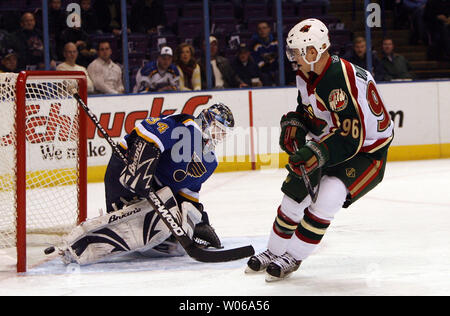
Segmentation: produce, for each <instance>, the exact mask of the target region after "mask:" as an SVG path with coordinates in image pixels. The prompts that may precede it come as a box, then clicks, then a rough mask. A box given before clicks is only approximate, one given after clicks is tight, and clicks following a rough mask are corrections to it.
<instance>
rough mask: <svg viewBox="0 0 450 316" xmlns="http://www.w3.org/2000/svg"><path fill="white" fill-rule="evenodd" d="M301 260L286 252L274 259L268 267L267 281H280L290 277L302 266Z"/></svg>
mask: <svg viewBox="0 0 450 316" xmlns="http://www.w3.org/2000/svg"><path fill="white" fill-rule="evenodd" d="M300 264H301V261H300V260H295V258H294V257H292V256H291V255H290V254H288V253H285V254H284V255H282V256H279V257H277V258H276V259H275V260H273V261H272V262H271V263H270V264H269V265H268V266H267V269H266V282H274V281H280V280H283V279H285V278H287V277H289V276H290V275H291V274H292V272H295V271H297V270H298V268H299V267H300Z"/></svg>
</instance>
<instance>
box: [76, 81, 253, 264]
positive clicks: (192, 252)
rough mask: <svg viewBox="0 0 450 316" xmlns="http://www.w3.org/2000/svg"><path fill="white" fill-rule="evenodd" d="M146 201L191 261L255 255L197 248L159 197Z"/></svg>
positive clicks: (237, 250)
mask: <svg viewBox="0 0 450 316" xmlns="http://www.w3.org/2000/svg"><path fill="white" fill-rule="evenodd" d="M72 95H73V97H74V98H75V100H76V101H77V102H78V104H79V105H80V106H81V107H82V108H83V110H84V111H85V112H86V114H87V115H88V116H89V118H90V119H91V120H92V122H93V123H94V124H95V126H96V127H97V128H98V129H99V131H100V133H102V135H103V136H104V138H105V139H106V141H107V142H108V144H109V145H110V146H111V148H112V150H113V153H114V154H115V155H116V156H117V157H118V158H120V159H121V160H122V161H123V162H124V163H125V164H126V165H127V164H128V160H127V158H126V157H125V155H124V154H123V153H122V152H121V151H120V150H119V148H118V147H117V145H116V143H115V142H114V141H113V140H112V138H111V137H110V136H109V135H108V133H107V132H106V131H105V129H104V128H103V127H102V126H101V125H100V122H99V121H98V119H97V117H96V116H95V114H94V113H92V111H91V110H90V109H89V108H88V106H87V105H86V104H85V103H84V102H83V100H82V99H81V97H80V96H79V94H78V93H77V92H76V90H75V91H73V94H72ZM147 201H148V202H149V203H150V205H151V206H152V207H153V208H154V209H155V211H156V213H157V214H158V215H159V217H160V218H161V220H162V221H163V222H164V223H165V224H166V225H167V227H168V228H169V229H170V231H171V232H172V234H173V235H174V236H175V238H176V239H177V241H178V242H179V243H180V244H181V246H182V247H183V248H184V250H185V251H186V253H187V254H188V255H189V256H190V257H191V258H193V259H195V260H197V261H200V262H225V261H233V260H239V259H242V258H246V257H250V256H253V255H254V254H255V249H254V248H253V246H251V245H248V246H243V247H238V248H233V249H227V250H217V251H208V250H205V249H201V248H198V247H197V246H196V245H195V243H194V241H193V240H192V239H191V238H189V237H188V235H187V234H186V232H185V231H184V230H183V228H181V226H180V225H178V223H177V221H176V219H175V218H174V217H173V216H172V214H171V213H170V212H169V210H168V209H167V207H166V206H165V205H164V202H163V201H162V200H161V199H160V198H159V196H158V195H157V194H156V193H155V192H154V191H153V190H150V193H149V196H148V197H147Z"/></svg>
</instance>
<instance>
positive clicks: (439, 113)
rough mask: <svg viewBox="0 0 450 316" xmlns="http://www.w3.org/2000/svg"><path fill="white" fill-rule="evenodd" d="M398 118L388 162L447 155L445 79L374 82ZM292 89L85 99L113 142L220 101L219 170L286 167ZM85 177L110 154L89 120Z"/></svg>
mask: <svg viewBox="0 0 450 316" xmlns="http://www.w3.org/2000/svg"><path fill="white" fill-rule="evenodd" d="M379 90H380V93H381V95H382V97H383V100H384V103H385V105H386V107H387V110H388V111H389V112H390V114H391V118H392V119H393V121H394V124H395V138H394V141H393V143H392V145H391V149H390V151H389V158H388V159H389V160H390V161H400V160H402V161H403V160H417V159H435V158H448V157H450V128H449V127H448V123H447V120H448V119H449V118H450V81H430V82H407V83H389V84H380V85H379ZM296 97H297V89H296V88H295V87H290V88H267V89H265V88H260V89H240V90H215V91H199V92H179V93H154V94H141V95H136V94H134V95H127V96H101V97H97V96H96V97H90V98H89V100H88V105H89V107H90V108H91V109H92V111H93V112H94V113H95V114H96V115H97V117H98V118H99V120H100V122H101V124H102V126H103V127H104V128H106V130H107V131H108V133H109V134H110V135H111V136H112V137H113V139H114V140H116V141H118V140H119V139H120V138H121V137H123V136H124V135H125V134H126V133H129V132H130V131H131V130H132V129H133V127H134V126H135V124H136V123H138V122H139V121H140V120H142V119H144V118H146V117H148V116H159V115H167V114H173V113H187V114H192V115H194V116H197V115H198V114H199V113H200V112H201V110H203V109H205V108H207V107H208V106H210V105H212V104H214V103H217V102H223V103H225V104H226V105H228V106H229V107H230V108H231V110H232V111H233V114H234V116H235V120H236V127H235V130H234V132H233V135H231V136H230V137H229V138H227V141H226V142H225V143H223V144H221V145H220V146H219V148H217V155H218V157H219V162H220V165H219V168H218V171H241V170H251V169H259V168H278V167H283V166H284V165H285V163H286V161H287V155H286V154H284V153H282V152H280V149H279V146H278V137H279V132H280V128H279V121H280V117H281V116H282V115H283V114H284V113H286V112H288V111H292V110H294V109H295V107H296ZM88 155H89V157H88V171H89V181H102V180H103V175H104V172H105V169H106V165H107V163H108V160H109V157H110V155H111V149H110V148H109V146H108V144H107V142H106V141H105V140H104V139H103V137H102V136H101V135H100V133H99V131H98V130H96V128H95V126H94V125H93V124H92V123H89V124H88Z"/></svg>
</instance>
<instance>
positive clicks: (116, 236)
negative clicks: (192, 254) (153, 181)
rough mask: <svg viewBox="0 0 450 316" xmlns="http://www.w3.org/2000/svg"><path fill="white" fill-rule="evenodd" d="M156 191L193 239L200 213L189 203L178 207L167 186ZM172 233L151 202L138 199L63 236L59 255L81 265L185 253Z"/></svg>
mask: <svg viewBox="0 0 450 316" xmlns="http://www.w3.org/2000/svg"><path fill="white" fill-rule="evenodd" d="M157 194H158V196H159V197H160V198H161V199H162V201H163V202H164V203H165V204H166V206H167V208H168V209H169V211H170V213H171V214H172V215H173V216H174V217H175V218H176V219H178V222H179V223H181V226H182V228H183V229H184V230H185V231H186V233H187V234H188V235H189V237H191V238H192V235H193V232H194V227H195V225H196V224H197V223H199V222H200V220H201V213H200V212H199V211H198V210H197V209H196V208H195V207H194V206H192V205H190V204H189V203H188V202H184V203H182V205H181V210H180V208H179V207H178V204H177V202H176V200H175V198H174V197H173V194H172V191H171V190H170V188H168V187H165V188H163V189H161V190H159V191H158V192H157ZM171 236H172V233H171V231H170V229H169V228H168V227H167V225H166V224H165V223H164V222H163V221H162V220H161V219H160V218H159V216H158V214H157V213H156V211H155V210H153V208H152V207H151V205H150V203H149V202H148V201H147V200H141V201H139V202H137V203H134V204H132V205H129V206H126V207H124V208H123V209H121V210H118V211H114V212H111V213H108V214H107V215H104V216H99V217H96V218H93V219H90V220H87V221H86V222H84V223H82V224H81V225H79V226H77V227H76V228H75V229H74V230H72V232H71V233H70V234H69V235H67V236H66V237H64V246H63V247H62V252H61V255H62V260H63V261H64V263H66V264H69V263H78V264H81V265H85V264H92V263H96V262H102V261H109V260H113V259H114V260H115V259H117V258H118V257H121V256H124V255H130V254H136V252H137V253H140V254H143V255H145V256H152V257H155V256H181V255H184V254H185V252H184V249H183V248H182V247H181V246H180V245H179V243H178V242H177V241H176V240H175V239H173V238H171Z"/></svg>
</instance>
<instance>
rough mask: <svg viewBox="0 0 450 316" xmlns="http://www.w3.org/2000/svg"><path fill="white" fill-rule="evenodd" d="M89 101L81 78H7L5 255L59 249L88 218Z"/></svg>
mask: <svg viewBox="0 0 450 316" xmlns="http://www.w3.org/2000/svg"><path fill="white" fill-rule="evenodd" d="M72 88H76V89H77V91H78V93H79V94H80V96H82V98H83V99H84V100H85V101H86V78H85V75H84V74H83V73H80V72H22V73H20V74H11V73H5V74H0V121H1V123H0V249H16V254H15V255H16V257H17V271H19V272H24V271H26V267H27V264H26V258H27V253H26V251H27V250H26V249H27V245H28V246H30V245H31V244H33V245H38V244H42V245H45V244H48V243H54V242H55V238H52V236H60V235H63V234H65V233H67V232H69V231H70V229H71V228H73V227H74V226H75V225H76V224H78V223H79V222H81V221H83V220H84V219H85V218H86V132H85V130H86V125H85V119H84V114H83V113H81V112H80V109H79V106H78V104H77V102H76V100H75V99H74V98H73V97H72V95H71V93H70V92H69V91H72V90H71V89H72Z"/></svg>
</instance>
